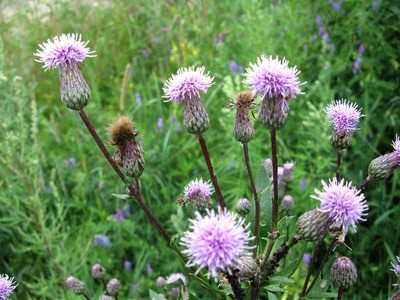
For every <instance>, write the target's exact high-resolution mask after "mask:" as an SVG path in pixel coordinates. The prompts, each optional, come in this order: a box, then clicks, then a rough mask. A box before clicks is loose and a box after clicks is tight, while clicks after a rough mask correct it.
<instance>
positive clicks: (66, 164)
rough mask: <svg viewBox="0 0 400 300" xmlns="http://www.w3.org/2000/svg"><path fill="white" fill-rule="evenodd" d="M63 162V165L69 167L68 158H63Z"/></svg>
mask: <svg viewBox="0 0 400 300" xmlns="http://www.w3.org/2000/svg"><path fill="white" fill-rule="evenodd" d="M63 162H64V165H65V167H66V168H68V167H69V161H68V159H64V160H63Z"/></svg>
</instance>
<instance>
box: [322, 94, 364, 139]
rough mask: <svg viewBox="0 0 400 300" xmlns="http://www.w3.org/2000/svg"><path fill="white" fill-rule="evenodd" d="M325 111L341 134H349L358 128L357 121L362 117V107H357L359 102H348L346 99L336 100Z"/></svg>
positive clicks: (334, 127)
mask: <svg viewBox="0 0 400 300" xmlns="http://www.w3.org/2000/svg"><path fill="white" fill-rule="evenodd" d="M325 112H326V113H327V114H328V117H329V119H330V121H329V122H331V123H333V129H334V131H335V132H336V134H338V135H339V136H343V135H348V134H350V133H352V132H353V131H356V130H358V129H359V128H357V123H358V121H359V119H360V118H361V117H364V116H365V115H363V114H361V109H358V108H357V104H355V103H351V102H350V101H349V102H347V100H346V99H342V100H336V101H335V102H333V103H331V104H329V105H328V106H327V107H326V109H325Z"/></svg>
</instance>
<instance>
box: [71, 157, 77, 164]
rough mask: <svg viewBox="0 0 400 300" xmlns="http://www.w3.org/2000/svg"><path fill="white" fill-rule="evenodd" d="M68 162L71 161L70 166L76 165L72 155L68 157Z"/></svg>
mask: <svg viewBox="0 0 400 300" xmlns="http://www.w3.org/2000/svg"><path fill="white" fill-rule="evenodd" d="M69 162H70V163H71V166H75V165H76V159H75V158H74V157H70V158H69Z"/></svg>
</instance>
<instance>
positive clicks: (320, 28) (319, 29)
mask: <svg viewBox="0 0 400 300" xmlns="http://www.w3.org/2000/svg"><path fill="white" fill-rule="evenodd" d="M318 34H319V35H320V36H323V35H324V27H319V28H318Z"/></svg>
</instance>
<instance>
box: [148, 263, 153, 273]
mask: <svg viewBox="0 0 400 300" xmlns="http://www.w3.org/2000/svg"><path fill="white" fill-rule="evenodd" d="M151 274H153V269H152V268H151V265H150V264H147V275H149V276H150V275H151Z"/></svg>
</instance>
